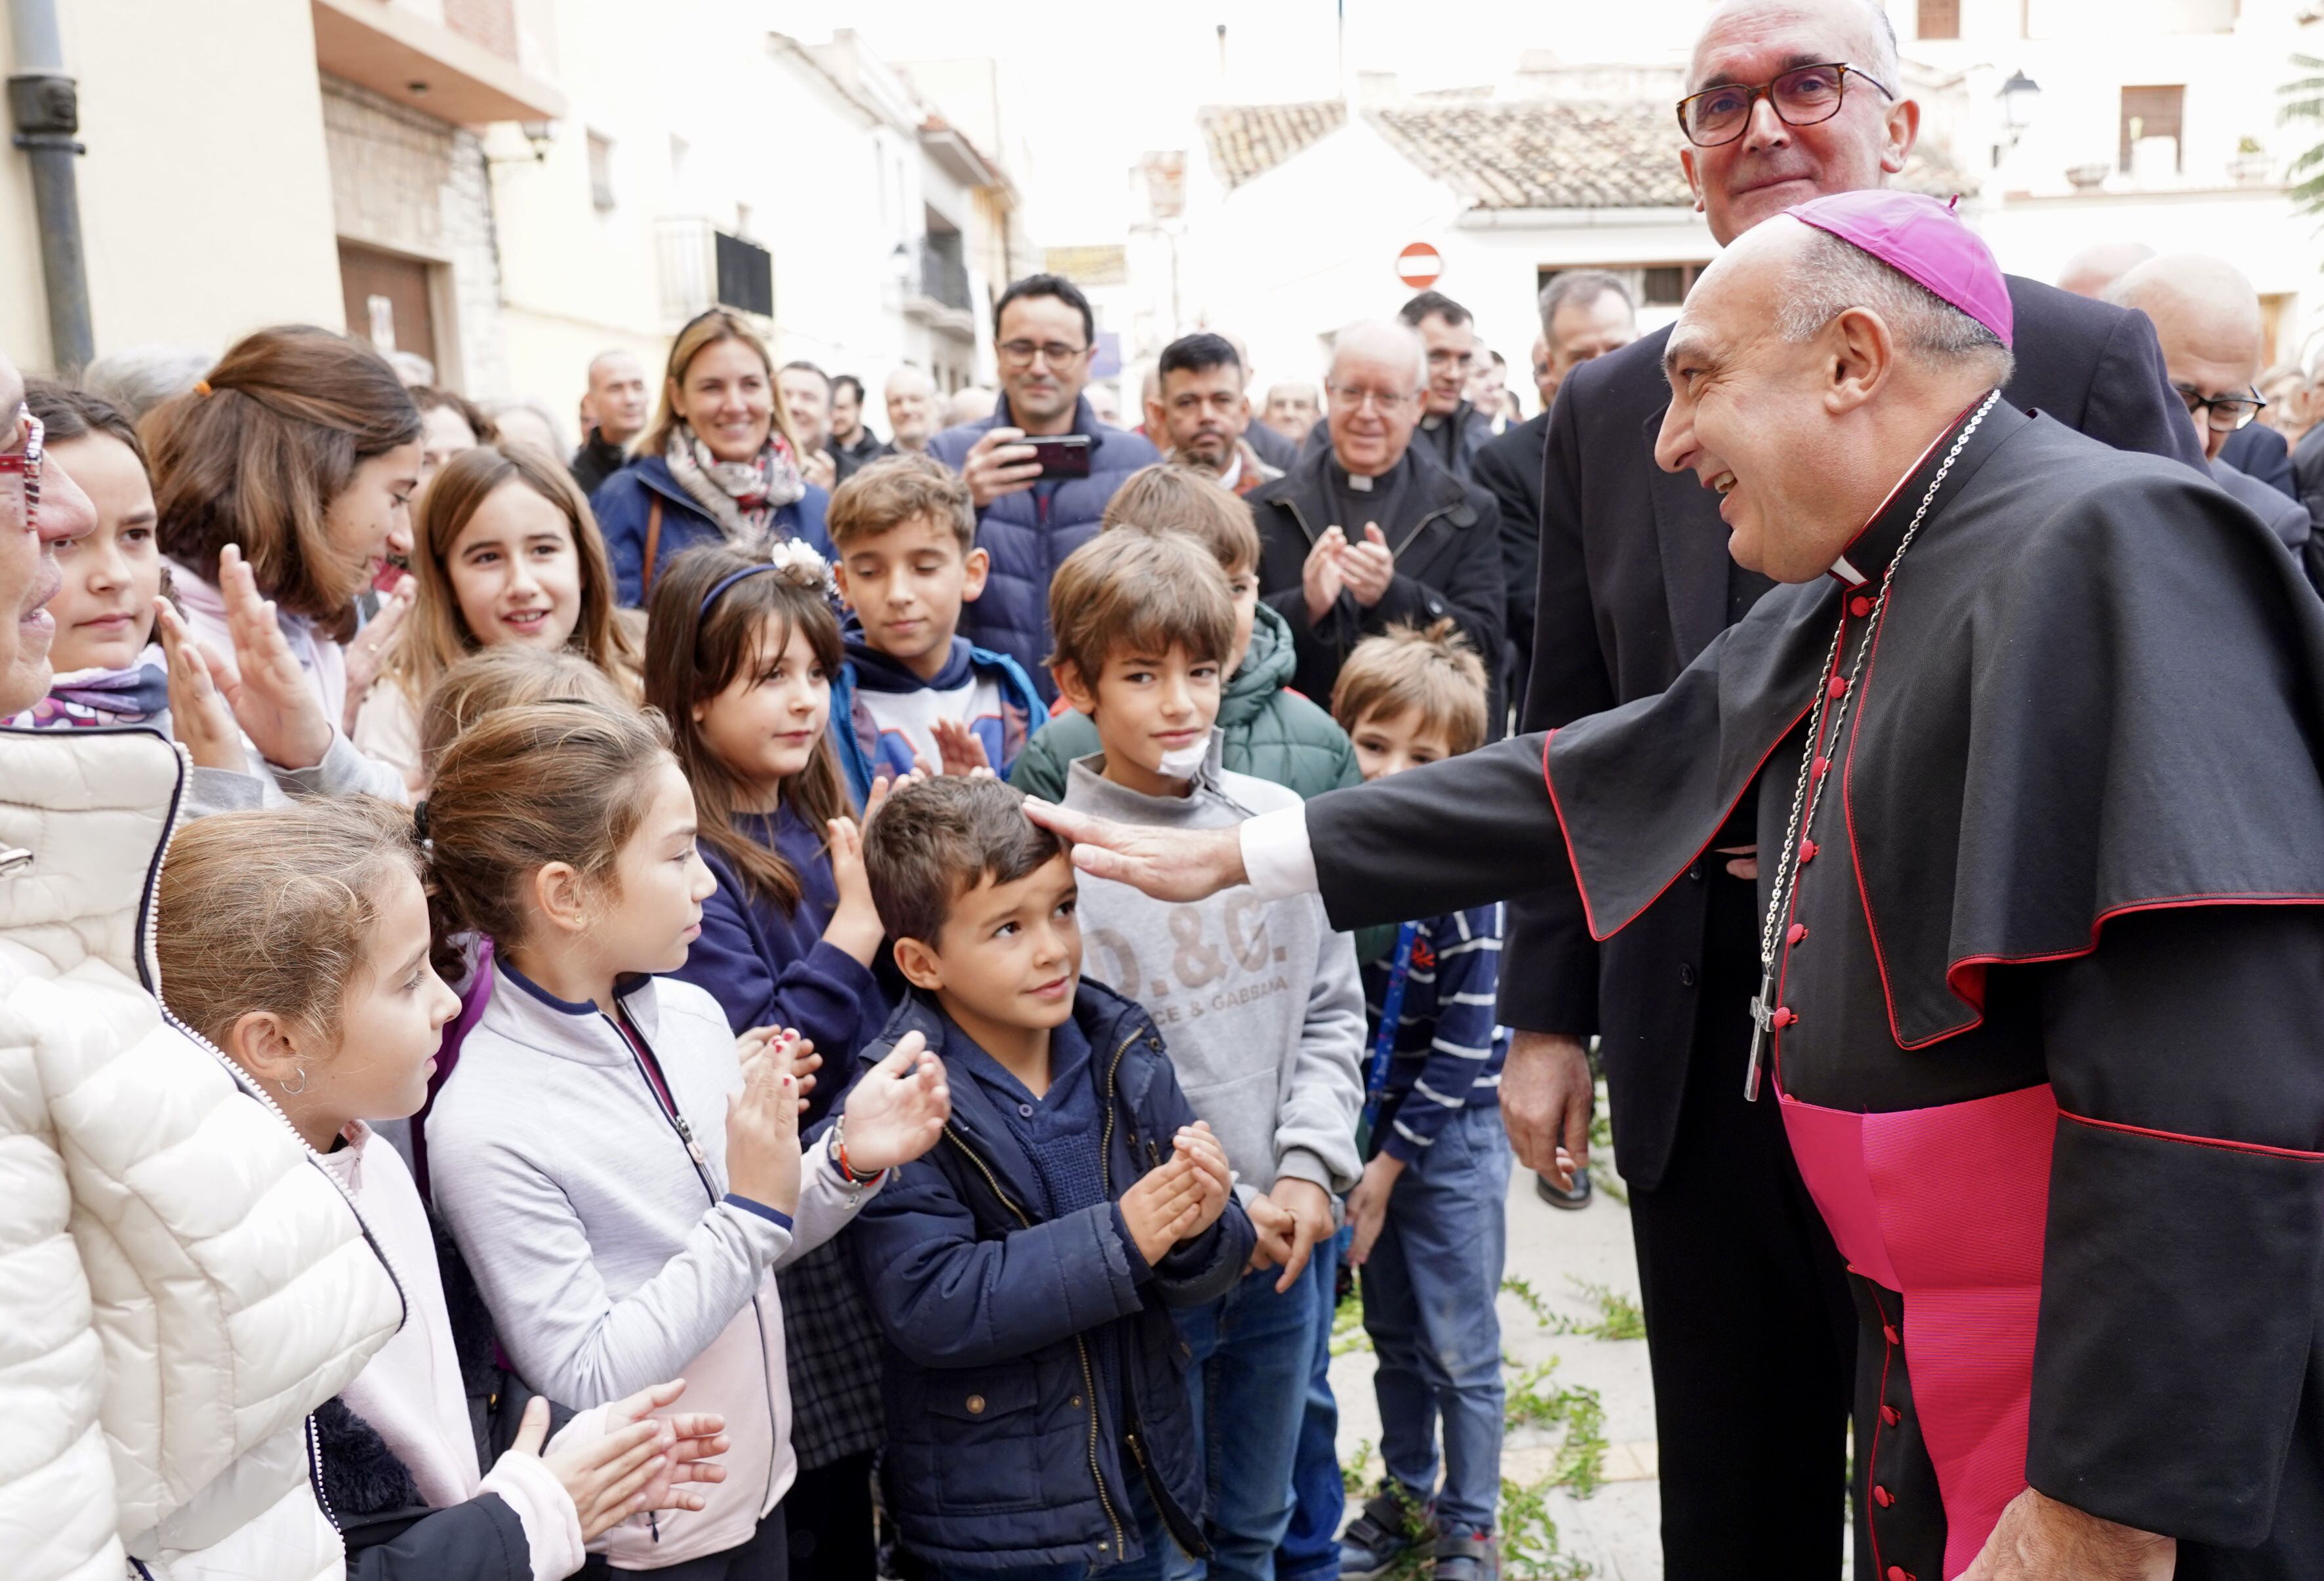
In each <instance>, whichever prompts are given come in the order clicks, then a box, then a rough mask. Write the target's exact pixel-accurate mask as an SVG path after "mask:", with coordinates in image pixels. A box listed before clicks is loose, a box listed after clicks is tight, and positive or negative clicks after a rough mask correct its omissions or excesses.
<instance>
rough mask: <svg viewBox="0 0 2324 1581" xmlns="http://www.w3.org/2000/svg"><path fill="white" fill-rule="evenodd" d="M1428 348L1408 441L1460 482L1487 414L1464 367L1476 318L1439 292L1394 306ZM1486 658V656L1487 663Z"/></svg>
mask: <svg viewBox="0 0 2324 1581" xmlns="http://www.w3.org/2000/svg"><path fill="white" fill-rule="evenodd" d="M1396 316H1397V318H1398V319H1402V320H1403V321H1404V322H1405V323H1406V324H1408V325H1410V326H1411V327H1412V329H1413V332H1414V333H1415V334H1416V335H1418V336H1419V337H1420V343H1421V344H1422V345H1423V346H1424V347H1427V349H1428V391H1427V401H1426V405H1427V410H1426V411H1425V412H1423V413H1422V415H1421V419H1420V431H1419V432H1418V433H1416V434H1415V435H1414V436H1413V443H1414V445H1415V446H1416V447H1417V448H1419V449H1420V450H1421V451H1422V453H1423V454H1425V456H1427V458H1429V459H1430V460H1431V461H1434V462H1435V463H1436V464H1437V465H1438V466H1440V467H1443V468H1444V470H1445V471H1447V472H1449V473H1451V474H1452V476H1455V477H1458V478H1461V479H1462V480H1463V481H1464V482H1465V481H1466V480H1467V479H1468V477H1469V476H1470V473H1471V470H1472V469H1473V467H1475V464H1476V459H1477V452H1478V451H1480V450H1481V449H1483V448H1485V447H1486V446H1487V445H1489V444H1491V443H1492V442H1493V439H1494V437H1495V436H1494V434H1493V419H1492V414H1491V413H1490V412H1486V411H1478V410H1477V407H1476V403H1475V402H1472V401H1471V400H1470V399H1469V371H1470V369H1471V367H1472V366H1474V365H1475V363H1476V358H1477V321H1476V319H1474V318H1472V317H1471V315H1470V312H1469V310H1468V309H1466V308H1464V307H1462V305H1461V304H1460V303H1459V302H1456V301H1454V300H1452V298H1451V297H1449V296H1446V295H1445V294H1444V293H1443V291H1422V292H1421V293H1420V294H1419V295H1418V296H1416V297H1415V298H1413V299H1412V300H1410V301H1408V302H1406V303H1405V304H1404V306H1403V307H1401V308H1399V309H1397V315H1396ZM1489 663H1490V661H1489V660H1488V664H1489Z"/></svg>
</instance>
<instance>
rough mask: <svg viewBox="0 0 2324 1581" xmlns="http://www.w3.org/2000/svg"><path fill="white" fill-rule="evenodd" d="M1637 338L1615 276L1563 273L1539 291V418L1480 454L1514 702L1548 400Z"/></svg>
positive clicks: (1534, 571)
mask: <svg viewBox="0 0 2324 1581" xmlns="http://www.w3.org/2000/svg"><path fill="white" fill-rule="evenodd" d="M1637 337H1638V314H1637V308H1635V307H1634V306H1633V305H1632V304H1631V301H1630V288H1629V287H1628V286H1627V285H1624V284H1623V283H1622V282H1621V279H1620V277H1619V276H1618V275H1612V274H1608V273H1605V272H1604V271H1603V270H1599V269H1567V270H1564V271H1562V272H1561V273H1558V274H1556V275H1555V276H1554V277H1552V279H1551V280H1550V282H1549V283H1548V284H1547V285H1545V286H1543V287H1542V288H1541V338H1542V345H1543V347H1544V348H1545V359H1546V360H1545V365H1544V367H1543V368H1541V369H1537V370H1535V384H1536V385H1537V386H1538V387H1539V389H1540V390H1541V393H1542V408H1541V414H1540V415H1539V416H1537V417H1532V418H1527V419H1526V421H1523V422H1521V423H1518V424H1517V426H1516V427H1514V428H1512V429H1510V430H1508V432H1507V433H1505V434H1503V435H1501V437H1500V438H1499V439H1495V440H1494V441H1493V442H1492V443H1491V444H1489V445H1487V446H1486V447H1485V448H1483V449H1481V450H1480V451H1478V452H1477V470H1476V481H1477V482H1479V483H1480V484H1482V485H1484V486H1485V488H1486V489H1487V491H1488V492H1489V493H1490V494H1491V495H1492V496H1493V498H1494V500H1495V501H1496V502H1497V503H1498V504H1499V505H1500V508H1501V582H1502V588H1501V591H1502V593H1503V595H1504V596H1506V597H1507V598H1508V646H1509V657H1510V662H1511V668H1510V670H1509V680H1510V685H1511V688H1512V690H1513V694H1514V695H1513V696H1512V697H1511V698H1510V701H1511V703H1512V704H1513V705H1514V706H1515V707H1519V708H1522V707H1525V678H1526V675H1527V673H1529V672H1530V671H1531V670H1532V669H1533V585H1534V581H1535V578H1536V577H1537V576H1538V575H1539V573H1540V568H1541V449H1542V441H1543V440H1544V439H1545V438H1546V437H1547V435H1548V433H1549V402H1552V401H1554V400H1555V399H1556V397H1557V387H1558V386H1559V385H1560V384H1563V383H1565V375H1566V374H1570V373H1572V371H1573V370H1574V369H1575V368H1578V367H1580V366H1581V365H1582V364H1583V363H1586V362H1591V361H1593V360H1595V359H1596V358H1598V357H1601V356H1605V355H1606V354H1607V353H1608V352H1609V351H1619V350H1621V349H1622V347H1626V346H1628V345H1629V344H1630V342H1632V341H1633V340H1636V339H1637Z"/></svg>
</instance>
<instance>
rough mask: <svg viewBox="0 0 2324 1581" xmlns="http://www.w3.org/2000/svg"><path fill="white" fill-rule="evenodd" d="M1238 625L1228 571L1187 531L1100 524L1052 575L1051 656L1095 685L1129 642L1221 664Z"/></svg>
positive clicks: (1138, 648) (1133, 648) (1138, 647)
mask: <svg viewBox="0 0 2324 1581" xmlns="http://www.w3.org/2000/svg"><path fill="white" fill-rule="evenodd" d="M1234 627H1235V616H1234V595H1233V593H1231V591H1229V589H1228V587H1227V574H1226V572H1224V571H1222V570H1221V569H1219V563H1218V561H1217V560H1215V559H1213V558H1212V557H1211V554H1210V551H1209V550H1207V549H1206V548H1204V547H1203V545H1202V544H1201V543H1199V542H1198V541H1195V540H1194V538H1192V537H1191V536H1189V535H1187V534H1185V533H1182V532H1101V533H1099V534H1098V535H1097V536H1096V537H1095V538H1093V539H1091V540H1090V541H1088V542H1087V543H1084V544H1083V545H1082V546H1081V547H1080V548H1079V549H1077V550H1074V552H1073V553H1071V554H1069V555H1067V556H1066V557H1065V564H1063V565H1061V566H1059V567H1058V568H1057V569H1056V575H1055V576H1053V577H1051V578H1049V629H1050V631H1051V632H1052V633H1054V640H1055V643H1056V652H1052V653H1051V654H1050V655H1049V664H1050V666H1051V667H1052V668H1055V667H1056V666H1057V665H1060V664H1070V665H1072V666H1073V667H1074V670H1075V671H1077V672H1078V673H1079V674H1080V676H1081V679H1082V684H1083V685H1084V686H1086V687H1088V688H1089V689H1091V690H1093V691H1094V690H1096V689H1097V678H1098V676H1099V675H1100V674H1101V673H1102V671H1103V670H1104V669H1105V661H1106V660H1107V659H1108V658H1109V657H1111V655H1113V654H1115V653H1118V652H1123V651H1125V650H1129V651H1137V652H1152V653H1155V654H1162V653H1167V652H1169V651H1170V650H1171V649H1172V648H1184V649H1185V650H1186V652H1188V653H1189V654H1190V655H1192V656H1193V657H1194V658H1196V659H1201V660H1208V661H1210V662H1212V663H1213V664H1224V663H1225V662H1226V661H1227V654H1228V653H1229V652H1231V650H1232V649H1233V647H1234Z"/></svg>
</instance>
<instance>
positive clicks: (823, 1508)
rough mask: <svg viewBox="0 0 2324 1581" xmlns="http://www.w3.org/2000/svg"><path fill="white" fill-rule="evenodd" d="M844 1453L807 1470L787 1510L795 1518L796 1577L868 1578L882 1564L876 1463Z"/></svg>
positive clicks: (820, 1580) (808, 1580)
mask: <svg viewBox="0 0 2324 1581" xmlns="http://www.w3.org/2000/svg"><path fill="white" fill-rule="evenodd" d="M876 1453H877V1452H876V1451H874V1450H871V1449H866V1450H864V1451H863V1452H862V1454H861V1455H844V1456H840V1457H839V1458H838V1459H837V1460H835V1461H833V1462H832V1463H831V1464H830V1465H818V1466H816V1468H815V1469H814V1470H813V1471H802V1472H800V1473H799V1474H798V1480H797V1481H795V1482H793V1483H792V1484H791V1486H790V1492H788V1493H785V1494H784V1495H783V1504H782V1507H783V1509H784V1510H785V1511H786V1512H788V1521H789V1522H790V1560H791V1574H790V1581H867V1577H869V1576H871V1573H872V1571H873V1569H874V1567H876V1564H877V1559H876V1557H875V1549H876V1546H877V1545H876V1542H875V1539H874V1536H873V1533H872V1530H871V1461H872V1457H873V1456H874V1455H875V1454H876Z"/></svg>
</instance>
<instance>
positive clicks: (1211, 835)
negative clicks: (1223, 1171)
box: [1025, 796, 1264, 1234]
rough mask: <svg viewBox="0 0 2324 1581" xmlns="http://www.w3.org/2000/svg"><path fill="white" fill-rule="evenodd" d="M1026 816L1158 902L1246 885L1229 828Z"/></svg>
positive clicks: (1087, 869)
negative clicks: (1200, 827) (1170, 826)
mask: <svg viewBox="0 0 2324 1581" xmlns="http://www.w3.org/2000/svg"><path fill="white" fill-rule="evenodd" d="M1025 816H1026V817H1027V818H1031V819H1032V820H1033V821H1034V822H1035V823H1037V824H1039V825H1040V826H1041V827H1043V828H1045V829H1050V830H1053V831H1055V832H1056V833H1057V834H1060V835H1062V836H1064V837H1065V838H1066V839H1067V840H1068V841H1070V842H1071V843H1072V845H1073V848H1074V866H1075V867H1078V868H1080V869H1081V870H1082V871H1083V872H1084V873H1086V874H1090V875H1091V876H1092V877H1093V878H1110V879H1112V880H1114V881H1116V882H1117V883H1126V884H1128V885H1130V888H1132V889H1135V890H1139V891H1142V892H1145V893H1147V894H1149V895H1151V896H1153V897H1154V898H1155V899H1156V900H1157V901H1200V900H1206V899H1208V898H1209V897H1210V896H1212V895H1214V894H1216V893H1218V892H1220V891H1221V890H1222V889H1232V888H1233V887H1234V886H1235V885H1236V884H1239V883H1250V875H1249V874H1246V873H1245V872H1244V871H1243V865H1242V835H1241V833H1240V830H1239V829H1238V828H1237V827H1235V826H1233V825H1229V826H1228V827H1225V828H1217V829H1173V828H1165V827H1161V826H1159V825H1149V824H1126V823H1116V822H1115V821H1114V820H1113V819H1111V818H1095V817H1093V816H1091V815H1090V814H1088V813H1086V812H1075V811H1073V810H1071V809H1066V808H1063V807H1059V806H1058V805H1057V804H1056V802H1054V801H1044V800H1041V799H1040V798H1039V797H1037V796H1028V797H1027V798H1025ZM1262 1234H1264V1232H1262Z"/></svg>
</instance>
